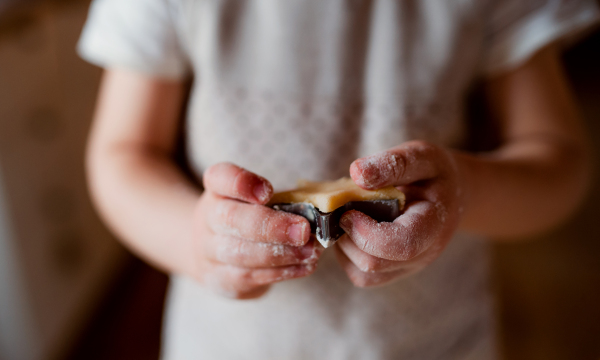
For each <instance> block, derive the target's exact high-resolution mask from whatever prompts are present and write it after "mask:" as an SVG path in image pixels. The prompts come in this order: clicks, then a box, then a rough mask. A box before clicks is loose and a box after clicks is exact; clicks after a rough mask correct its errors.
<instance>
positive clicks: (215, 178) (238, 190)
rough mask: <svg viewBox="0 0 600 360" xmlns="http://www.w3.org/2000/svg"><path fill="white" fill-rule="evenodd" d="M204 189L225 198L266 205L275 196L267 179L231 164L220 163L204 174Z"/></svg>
mask: <svg viewBox="0 0 600 360" xmlns="http://www.w3.org/2000/svg"><path fill="white" fill-rule="evenodd" d="M203 183H204V188H205V189H206V190H208V191H212V192H214V193H216V194H218V195H221V196H223V197H228V198H232V199H236V200H241V201H246V202H249V203H254V204H261V205H264V204H266V203H267V202H269V199H270V198H271V196H273V186H271V183H270V182H269V181H268V180H266V179H265V178H263V177H261V176H258V175H256V174H254V173H251V172H250V171H248V170H246V169H243V168H241V167H239V166H237V165H234V164H231V163H219V164H216V165H213V166H211V167H209V168H208V169H207V170H206V171H205V172H204V177H203Z"/></svg>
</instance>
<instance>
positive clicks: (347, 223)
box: [340, 215, 352, 232]
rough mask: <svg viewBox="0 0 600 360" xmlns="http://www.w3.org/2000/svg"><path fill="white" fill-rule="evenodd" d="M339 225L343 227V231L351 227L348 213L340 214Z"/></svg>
mask: <svg viewBox="0 0 600 360" xmlns="http://www.w3.org/2000/svg"><path fill="white" fill-rule="evenodd" d="M340 226H341V227H342V229H344V231H345V232H348V231H350V229H351V228H352V219H351V218H350V215H344V216H342V218H341V219H340Z"/></svg>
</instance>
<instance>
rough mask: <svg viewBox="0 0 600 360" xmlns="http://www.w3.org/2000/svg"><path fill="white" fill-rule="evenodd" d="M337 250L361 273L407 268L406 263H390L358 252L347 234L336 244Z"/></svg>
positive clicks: (390, 261) (360, 251)
mask: <svg viewBox="0 0 600 360" xmlns="http://www.w3.org/2000/svg"><path fill="white" fill-rule="evenodd" d="M336 245H337V246H338V247H339V249H340V250H341V251H342V252H343V253H344V255H346V257H347V258H348V259H349V260H350V261H351V262H352V263H353V264H354V265H355V266H356V267H357V268H358V269H359V270H360V271H362V272H367V273H368V272H388V271H394V270H398V269H401V268H403V267H405V266H407V263H408V262H406V261H392V260H387V259H382V258H378V257H375V256H373V255H371V254H367V253H366V252H364V251H362V250H360V249H359V248H358V247H357V246H356V244H355V243H354V242H353V241H352V240H351V239H350V237H349V236H348V234H344V235H342V237H341V238H340V239H339V240H338V241H337V242H336Z"/></svg>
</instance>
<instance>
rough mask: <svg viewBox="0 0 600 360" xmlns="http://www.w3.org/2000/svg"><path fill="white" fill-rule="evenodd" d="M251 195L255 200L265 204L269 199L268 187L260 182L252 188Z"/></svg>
mask: <svg viewBox="0 0 600 360" xmlns="http://www.w3.org/2000/svg"><path fill="white" fill-rule="evenodd" d="M253 193H254V197H255V198H256V200H258V201H260V202H265V201H267V200H268V197H269V187H268V186H267V185H266V184H265V183H264V182H262V181H261V182H260V183H259V184H258V185H256V186H254V190H253Z"/></svg>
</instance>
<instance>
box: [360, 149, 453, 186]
mask: <svg viewBox="0 0 600 360" xmlns="http://www.w3.org/2000/svg"><path fill="white" fill-rule="evenodd" d="M445 157H446V151H445V150H443V149H442V148H440V147H437V146H435V145H432V144H429V143H427V142H424V141H409V142H406V143H404V144H402V145H399V146H396V147H393V148H391V149H389V150H386V151H382V152H379V153H376V154H374V155H371V156H366V157H363V158H360V159H357V160H355V161H354V162H353V163H352V165H350V176H352V180H354V182H355V183H356V185H358V186H360V187H362V188H363V189H367V190H373V189H378V188H382V187H386V186H402V185H408V184H410V183H413V182H415V181H419V180H427V179H432V178H434V177H436V176H437V175H438V174H439V169H440V167H441V166H440V165H441V164H442V163H443V161H444V159H445Z"/></svg>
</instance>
